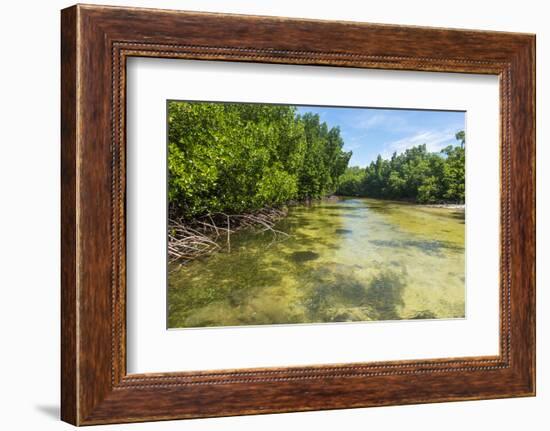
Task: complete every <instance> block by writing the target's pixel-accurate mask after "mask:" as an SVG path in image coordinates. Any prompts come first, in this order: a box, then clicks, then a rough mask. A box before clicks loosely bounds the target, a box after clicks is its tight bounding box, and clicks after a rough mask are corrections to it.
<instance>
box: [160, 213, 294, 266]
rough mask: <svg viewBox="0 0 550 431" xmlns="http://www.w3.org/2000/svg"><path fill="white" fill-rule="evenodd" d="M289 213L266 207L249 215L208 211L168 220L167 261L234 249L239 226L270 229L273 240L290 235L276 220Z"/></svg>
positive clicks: (185, 261) (181, 263)
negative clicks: (234, 239)
mask: <svg viewBox="0 0 550 431" xmlns="http://www.w3.org/2000/svg"><path fill="white" fill-rule="evenodd" d="M286 215H287V209H286V208H283V209H278V208H265V209H262V210H260V211H257V212H254V213H250V214H225V213H217V214H207V215H205V216H203V217H200V218H198V219H195V220H192V221H184V220H182V219H176V218H170V219H169V220H168V262H169V263H171V264H174V263H179V264H180V265H183V264H185V263H187V262H189V261H191V260H193V259H196V258H198V257H200V256H204V255H207V254H210V253H213V252H215V251H221V250H222V249H223V248H224V244H225V248H226V249H227V252H229V253H230V252H231V235H232V234H233V233H235V232H237V231H239V230H240V229H243V228H246V227H253V228H257V229H259V232H266V231H269V232H271V233H272V234H273V237H274V240H277V239H279V238H280V237H288V236H289V235H288V234H287V233H286V232H282V231H280V230H277V229H274V227H273V226H274V225H275V223H276V222H277V220H279V219H281V218H283V217H285V216H286Z"/></svg>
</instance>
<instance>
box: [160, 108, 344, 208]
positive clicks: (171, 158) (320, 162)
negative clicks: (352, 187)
mask: <svg viewBox="0 0 550 431" xmlns="http://www.w3.org/2000/svg"><path fill="white" fill-rule="evenodd" d="M343 145H344V141H343V140H342V138H341V136H340V130H339V128H337V127H335V128H331V129H329V128H328V126H327V125H326V123H321V122H320V120H319V116H318V115H313V114H309V113H308V114H304V115H299V114H298V113H297V111H296V108H295V107H293V106H276V105H253V104H237V103H196V102H169V104H168V183H169V184H168V199H169V205H170V213H171V216H176V217H183V218H193V217H196V216H200V215H204V214H209V213H218V212H227V213H242V212H246V211H254V210H257V209H260V208H263V207H266V206H278V205H281V204H284V203H286V202H289V201H292V200H304V199H315V198H320V197H323V196H326V195H329V194H332V193H334V192H335V191H336V188H337V185H338V179H339V178H340V176H341V175H342V174H343V173H344V171H345V169H346V167H347V164H348V161H349V158H350V156H351V153H349V152H344V151H343V150H342V147H343Z"/></svg>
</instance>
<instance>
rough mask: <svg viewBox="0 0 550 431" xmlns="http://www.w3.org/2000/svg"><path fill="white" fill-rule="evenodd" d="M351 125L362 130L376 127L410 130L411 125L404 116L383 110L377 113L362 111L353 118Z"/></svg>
mask: <svg viewBox="0 0 550 431" xmlns="http://www.w3.org/2000/svg"><path fill="white" fill-rule="evenodd" d="M350 126H351V127H353V128H356V129H362V130H370V129H374V128H377V129H381V130H392V131H406V130H410V125H409V124H408V123H407V121H406V120H405V119H404V118H402V117H400V116H398V115H392V114H387V113H381V112H377V113H375V114H372V113H370V112H364V113H361V114H359V115H357V116H356V117H355V118H353V120H352V122H351V123H350Z"/></svg>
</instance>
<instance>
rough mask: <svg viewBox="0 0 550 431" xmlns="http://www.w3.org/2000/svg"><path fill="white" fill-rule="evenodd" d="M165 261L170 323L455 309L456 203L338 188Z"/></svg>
mask: <svg viewBox="0 0 550 431" xmlns="http://www.w3.org/2000/svg"><path fill="white" fill-rule="evenodd" d="M275 228H276V229H277V230H280V231H283V232H286V233H287V234H289V235H290V236H289V237H285V236H282V235H279V236H274V235H273V234H272V233H271V232H263V233H258V232H257V231H254V230H252V229H249V230H243V231H240V232H238V233H236V234H234V235H232V237H231V252H228V251H227V250H225V251H223V252H219V253H216V254H213V255H210V256H205V257H203V258H200V259H197V260H195V261H193V262H191V263H189V264H187V265H185V266H183V267H181V268H179V269H176V268H174V267H172V268H169V276H168V326H169V327H170V328H181V327H204V326H238V325H264V324H290V323H326V322H350V321H380V320H400V319H434V318H461V317H464V305H465V283H464V270H465V267H464V230H465V229H464V211H462V210H457V209H448V208H430V207H425V206H419V205H413V204H408V203H401V202H390V201H382V200H375V199H365V198H353V199H351V198H342V199H333V200H330V201H325V202H320V203H316V204H312V205H307V206H306V205H303V206H296V207H292V208H291V209H290V210H289V215H288V217H286V218H285V219H283V220H281V221H279V222H278V223H277V224H276V225H275Z"/></svg>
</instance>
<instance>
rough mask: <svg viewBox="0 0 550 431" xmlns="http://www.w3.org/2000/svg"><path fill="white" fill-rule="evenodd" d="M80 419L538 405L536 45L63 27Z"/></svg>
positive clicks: (66, 203)
mask: <svg viewBox="0 0 550 431" xmlns="http://www.w3.org/2000/svg"><path fill="white" fill-rule="evenodd" d="M61 18H62V20H61V21H62V25H61V50H62V64H61V71H62V77H61V79H62V81H61V82H62V94H61V111H62V112H61V118H62V151H61V165H62V183H61V190H62V247H61V249H62V286H61V290H62V337H61V338H62V345H61V351H62V364H61V366H62V373H61V374H62V382H61V389H62V390H61V397H62V399H61V415H62V419H63V420H64V421H67V422H69V423H72V424H75V425H92V424H106V423H119V422H138V421H153V420H167V419H180V418H198V417H213V416H229V415H242V414H259V413H275V412H289V411H307V410H322V409H341V408H353V407H370V406H382V405H395V404H413V403H430V402H442V401H456V400H476V399H490V398H503V397H518V396H533V395H534V394H535V105H534V101H535V76H534V73H535V36H534V35H530V34H517V33H504V32H502V33H501V32H487V31H473V30H451V29H440V28H423V27H403V26H392V25H380V24H366V23H355V22H332V21H315V20H299V19H288V18H278V17H256V16H243V15H222V14H213V13H197V12H179V11H168V10H153V9H134V8H120V7H105V6H93V5H77V6H73V7H70V8H68V9H64V10H63V11H62V14H61Z"/></svg>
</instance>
